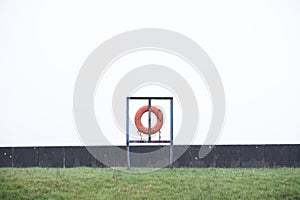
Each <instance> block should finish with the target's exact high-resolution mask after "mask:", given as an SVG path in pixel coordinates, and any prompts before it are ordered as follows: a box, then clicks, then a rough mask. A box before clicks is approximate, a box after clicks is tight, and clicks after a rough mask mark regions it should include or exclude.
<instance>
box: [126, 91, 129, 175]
mask: <svg viewBox="0 0 300 200" xmlns="http://www.w3.org/2000/svg"><path fill="white" fill-rule="evenodd" d="M126 150H127V169H130V149H129V97H127V99H126Z"/></svg>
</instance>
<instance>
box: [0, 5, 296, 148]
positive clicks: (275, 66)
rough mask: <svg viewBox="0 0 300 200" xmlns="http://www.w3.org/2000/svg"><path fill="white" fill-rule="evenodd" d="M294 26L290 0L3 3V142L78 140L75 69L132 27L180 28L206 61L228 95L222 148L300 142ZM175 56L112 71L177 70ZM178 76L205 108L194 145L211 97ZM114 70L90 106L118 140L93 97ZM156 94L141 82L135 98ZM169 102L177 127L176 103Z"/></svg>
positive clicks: (147, 57) (147, 56) (199, 84)
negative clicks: (140, 68)
mask: <svg viewBox="0 0 300 200" xmlns="http://www.w3.org/2000/svg"><path fill="white" fill-rule="evenodd" d="M299 24H300V3H299V1H296V0H295V1H288V0H282V1H275V0H273V1H261V0H258V1H206V2H201V1H173V0H170V1H158V0H157V1H156V0H153V1H149V2H147V3H146V2H144V1H138V0H136V1H106V2H99V1H81V3H76V2H74V1H64V2H61V1H0V146H45V145H47V146H48V145H54V146H58V145H82V144H81V140H80V137H79V135H78V134H77V131H76V127H75V124H74V119H73V110H72V109H73V90H74V84H75V81H76V78H77V75H78V73H79V70H80V68H81V66H82V64H83V62H84V61H85V59H86V58H87V57H88V55H89V54H90V53H91V52H92V51H93V50H94V49H95V48H96V47H97V46H99V45H100V44H101V43H102V42H104V41H105V40H107V39H109V38H111V37H113V36H114V35H117V34H120V33H122V32H126V31H130V30H133V29H138V28H163V29H169V30H173V31H176V32H179V33H181V34H184V35H186V36H187V37H189V38H190V39H192V40H194V41H195V42H197V43H198V44H199V45H200V46H201V47H202V48H203V49H204V50H205V51H206V52H207V54H208V55H209V56H210V58H211V59H212V60H213V62H214V64H215V66H216V68H217V70H218V71H219V74H220V76H221V78H222V81H223V85H224V88H225V95H226V119H225V124H224V128H223V132H222V134H221V137H220V139H219V141H218V143H219V144H283V143H284V144H285V143H296V144H299V143H300V78H299V76H300V59H299V53H300V37H299V36H300V25H299ZM172 59H173V60H172ZM176 59H178V58H175V57H172V56H170V55H164V54H163V53H162V52H160V53H159V52H139V53H137V54H136V55H128V57H127V58H126V57H124V59H123V60H120V61H118V63H115V64H114V65H113V67H112V70H113V69H114V70H117V71H119V70H118V69H119V68H120V66H124V65H129V63H131V64H130V65H131V66H133V65H137V64H139V65H140V64H149V63H150V62H151V63H156V64H160V63H168V64H169V65H171V66H173V67H174V69H176V65H179V63H180V61H176ZM174 60H175V61H174ZM183 64H184V63H182V65H183ZM118 66H119V68H118ZM125 72H126V71H125ZM125 72H124V71H123V72H120V73H125ZM180 73H182V74H183V75H184V76H185V77H186V79H188V80H189V81H190V83H191V85H192V87H193V90H194V91H195V94H196V96H197V99H198V100H199V102H198V103H199V105H198V106H199V108H202V109H200V110H201V112H200V117H201V119H202V120H201V123H200V127H199V132H198V133H197V137H196V139H195V141H194V143H193V144H202V143H203V140H204V138H205V132H206V131H207V128H208V127H209V123H210V117H211V107H210V106H211V103H210V101H209V95H208V93H207V91H205V86H204V85H205V84H204V83H203V80H202V79H201V77H198V79H197V77H193V72H192V71H188V70H187V71H186V72H184V71H182V72H180ZM119 76H121V75H120V74H119V75H118V74H116V73H112V72H111V73H109V72H108V73H107V74H106V75H105V78H104V79H103V81H106V84H103V85H104V86H103V87H102V88H101V87H99V88H98V90H97V91H96V94H95V99H96V100H97V101H96V103H95V112H96V115H97V118H98V119H101V117H103V116H104V115H105V116H107V117H108V118H111V124H108V125H107V127H104V129H105V130H106V134H107V137H108V139H109V140H110V141H111V143H112V144H115V145H125V137H124V134H123V133H122V131H120V130H119V129H118V128H117V127H116V126H114V124H113V119H112V115H111V113H110V110H109V109H111V107H107V111H105V112H101V111H100V107H101V104H100V103H99V102H101V100H104V101H107V102H110V101H111V99H109V98H110V97H109V95H103V94H102V95H100V93H101V92H109V89H111V88H109V86H110V85H109V84H110V83H111V84H113V83H115V82H117V81H118V78H120V77H119ZM109 81H111V82H109ZM105 87H106V88H105ZM155 92H157V94H160V95H167V96H168V95H172V94H171V93H170V92H169V91H166V90H164V89H163V88H159V87H158V86H157V87H152V88H151V87H150V88H149V87H145V88H140V90H139V91H136V95H144V94H150V95H155V94H156V93H155ZM102 97H105V98H107V99H103V98H102ZM98 100H99V101H98ZM97 102H98V103H97ZM175 103H176V104H175V105H176V108H175V109H177V110H176V113H177V115H176V119H175V120H176V121H175V122H176V125H175V128H176V130H177V129H178V128H179V126H180V121H181V118H180V102H175ZM99 106H100V107H99ZM136 108H138V106H136ZM124 109H125V108H124ZM133 115H134V113H132V114H131V117H134V116H133ZM166 129H167V128H166ZM176 130H175V132H176ZM111 133H112V135H111V136H110V134H111ZM175 134H176V133H175ZM176 143H177V144H180V141H176V140H175V144H176ZM99 145H101V142H100V143H99Z"/></svg>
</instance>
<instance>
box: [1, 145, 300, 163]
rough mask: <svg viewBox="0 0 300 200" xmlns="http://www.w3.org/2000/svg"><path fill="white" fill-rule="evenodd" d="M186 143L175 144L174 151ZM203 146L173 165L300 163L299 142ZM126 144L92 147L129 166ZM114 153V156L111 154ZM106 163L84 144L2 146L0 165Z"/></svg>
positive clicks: (139, 148)
mask: <svg viewBox="0 0 300 200" xmlns="http://www.w3.org/2000/svg"><path fill="white" fill-rule="evenodd" d="M183 147H184V146H174V153H176V151H178V150H179V149H180V148H183ZM200 147H201V146H198V145H192V146H190V147H188V149H187V151H186V152H185V153H184V154H183V155H182V156H180V157H179V158H178V159H177V160H176V161H175V162H174V163H173V165H174V167H226V168H227V167H251V168H253V167H300V145H217V146H214V147H213V149H212V151H211V152H210V153H209V154H208V155H207V156H206V157H205V158H199V157H198V154H199V150H200ZM117 148H121V149H123V150H125V147H124V146H120V147H118V146H99V147H93V149H94V150H95V152H97V153H98V155H100V157H101V158H103V159H106V160H108V161H109V162H110V163H112V165H113V166H120V167H125V166H126V153H125V151H123V152H124V153H123V154H118V155H117V153H115V154H112V153H114V152H116V150H117ZM159 148H161V147H160V146H132V147H131V152H136V153H145V152H151V151H155V150H157V149H159ZM111 155H113V156H111ZM168 160H169V151H168V150H167V148H166V150H165V151H163V153H162V154H160V155H158V156H155V157H152V158H146V157H143V156H141V157H140V158H139V159H136V160H132V162H131V166H132V167H160V166H159V163H164V162H168ZM162 161H164V162H162ZM79 166H88V167H106V166H105V165H104V164H102V163H101V162H99V161H98V160H97V159H96V158H94V157H93V156H92V155H91V154H90V153H89V152H88V151H87V150H86V148H85V147H79V146H68V147H0V167H79Z"/></svg>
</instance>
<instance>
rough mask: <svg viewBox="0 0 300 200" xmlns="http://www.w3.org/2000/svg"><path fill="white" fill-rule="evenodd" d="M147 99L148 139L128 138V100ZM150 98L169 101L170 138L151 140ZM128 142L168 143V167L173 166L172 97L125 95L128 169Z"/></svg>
mask: <svg viewBox="0 0 300 200" xmlns="http://www.w3.org/2000/svg"><path fill="white" fill-rule="evenodd" d="M130 100H148V106H149V110H148V111H149V112H148V114H149V115H148V140H129V132H130V130H129V101H130ZM151 100H169V101H170V140H160V139H159V140H151V112H150V111H151ZM130 143H170V168H172V167H173V165H172V164H173V97H127V99H126V151H127V168H128V169H130Z"/></svg>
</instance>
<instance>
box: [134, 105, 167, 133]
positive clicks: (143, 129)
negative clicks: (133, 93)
mask: <svg viewBox="0 0 300 200" xmlns="http://www.w3.org/2000/svg"><path fill="white" fill-rule="evenodd" d="M147 111H149V106H148V105H146V106H143V107H141V108H140V109H138V111H137V112H136V114H135V118H134V122H135V126H136V127H137V129H138V130H139V132H141V133H144V134H148V128H146V127H145V126H143V124H142V120H141V118H142V116H143V114H144V113H145V112H147ZM151 112H153V113H154V114H155V116H156V118H157V121H156V124H155V126H154V127H153V128H151V131H150V134H151V135H152V134H155V133H156V132H158V131H160V129H161V127H162V126H163V123H164V122H163V114H162V112H161V110H160V109H158V108H157V107H155V106H151Z"/></svg>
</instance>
